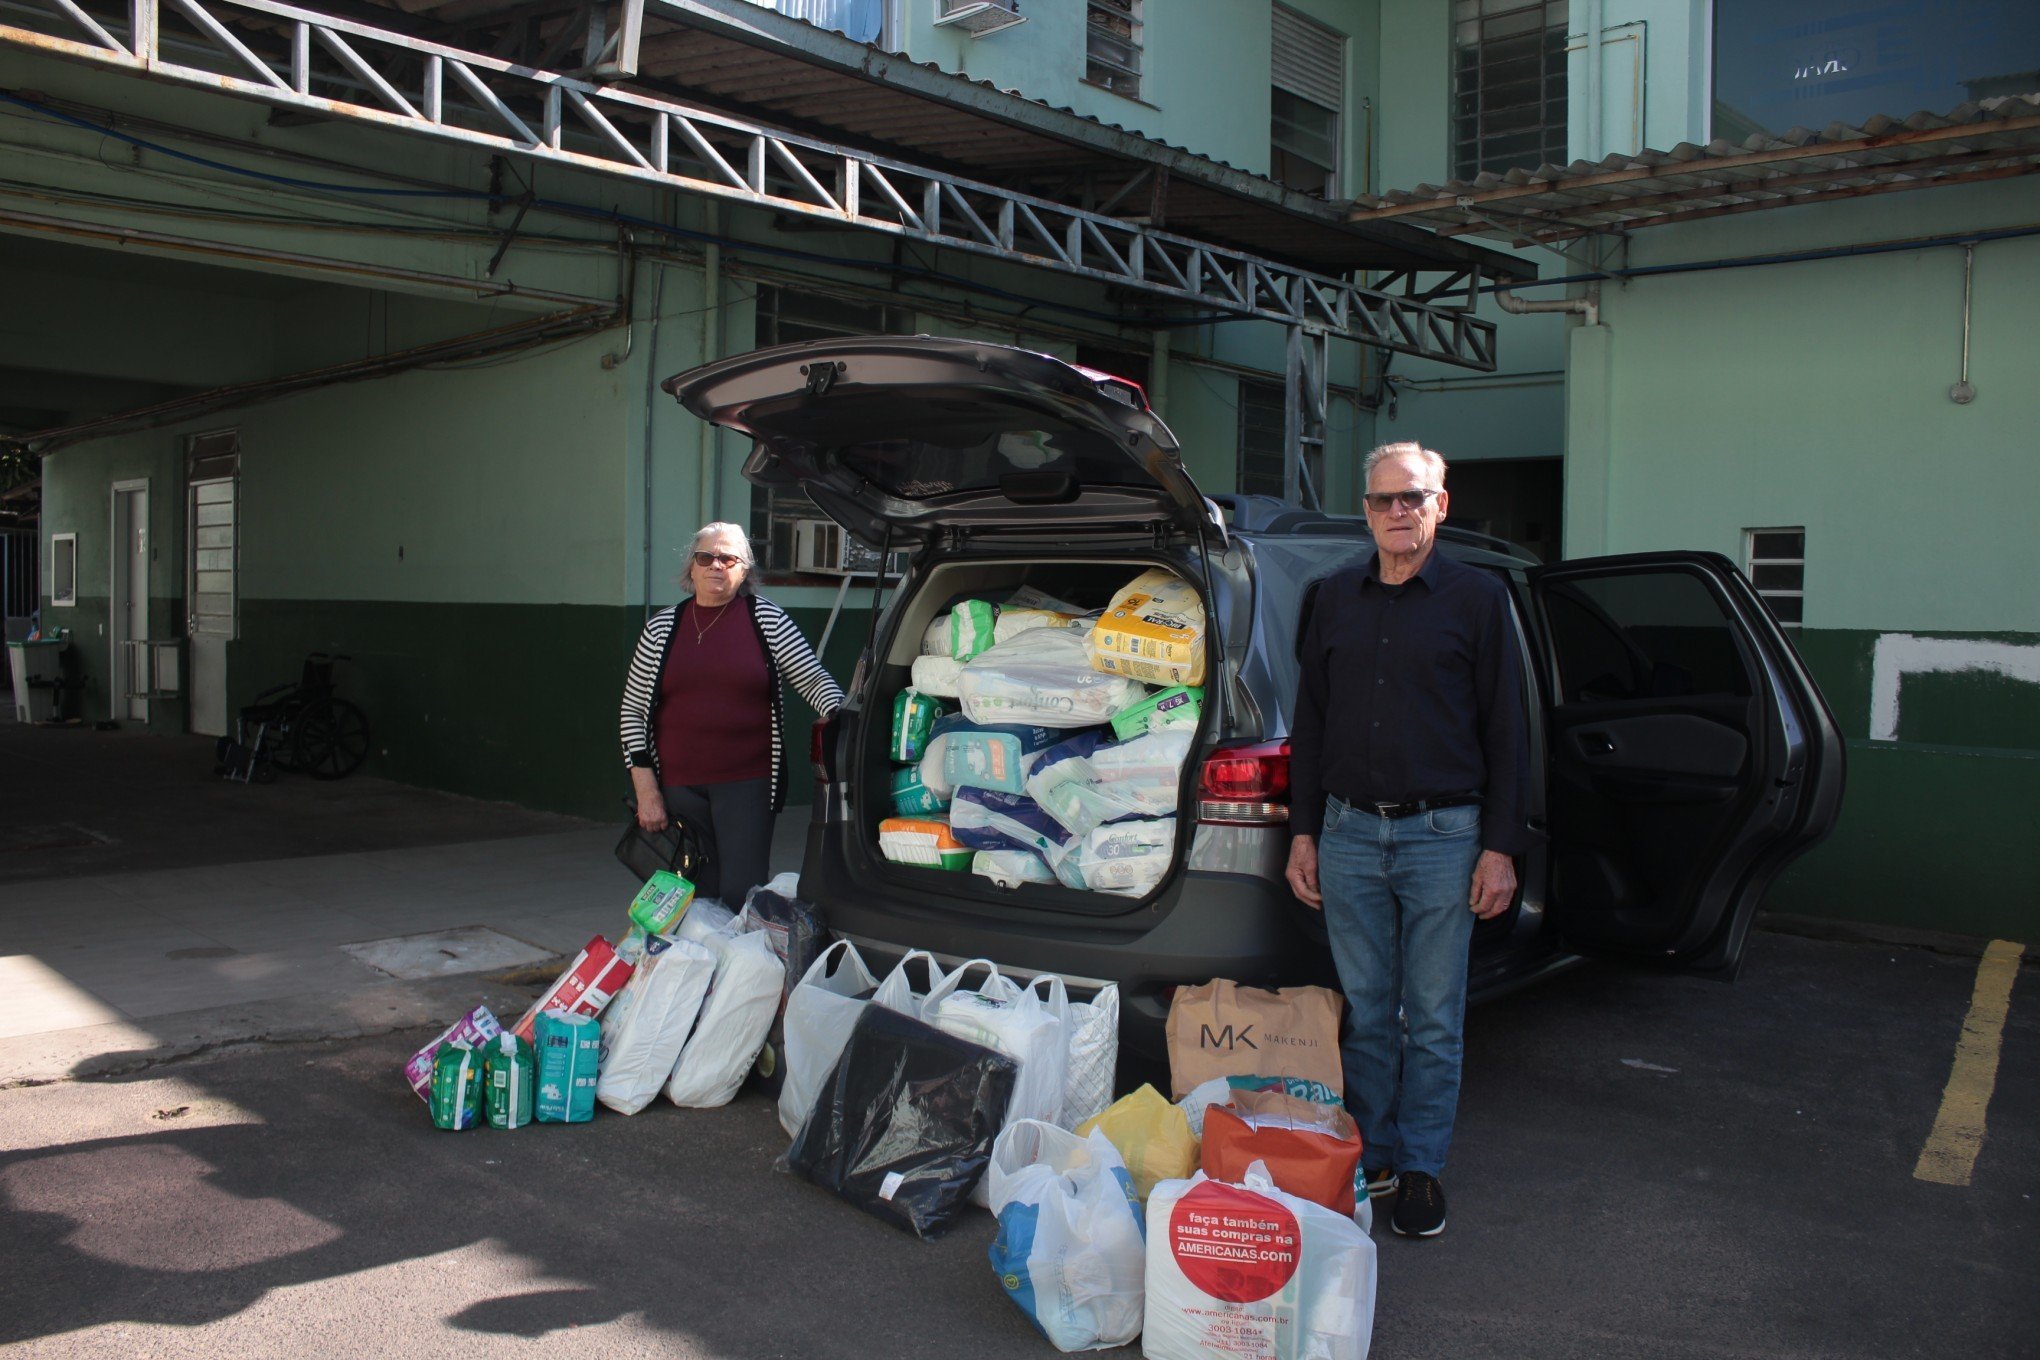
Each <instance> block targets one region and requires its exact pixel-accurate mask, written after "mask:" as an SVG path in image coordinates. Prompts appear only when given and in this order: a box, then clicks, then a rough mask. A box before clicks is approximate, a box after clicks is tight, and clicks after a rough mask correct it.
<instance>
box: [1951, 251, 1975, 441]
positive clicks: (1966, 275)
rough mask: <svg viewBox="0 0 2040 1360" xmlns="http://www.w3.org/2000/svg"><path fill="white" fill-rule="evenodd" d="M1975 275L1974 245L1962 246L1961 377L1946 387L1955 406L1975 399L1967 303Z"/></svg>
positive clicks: (1965, 404) (1972, 293) (1972, 292)
mask: <svg viewBox="0 0 2040 1360" xmlns="http://www.w3.org/2000/svg"><path fill="white" fill-rule="evenodd" d="M1975 277H1976V247H1975V246H1974V245H1966V246H1964V247H1962V379H1961V381H1960V382H1958V383H1956V384H1955V385H1954V386H1953V387H1951V388H1949V389H1948V400H1950V401H1952V402H1954V403H1955V404H1956V405H1957V406H1967V405H1968V404H1969V403H1970V402H1972V401H1975V400H1976V389H1975V388H1974V387H1972V386H1970V384H1969V304H1970V300H1971V298H1972V297H1973V296H1974V290H1973V288H1972V284H1973V283H1974V281H1975Z"/></svg>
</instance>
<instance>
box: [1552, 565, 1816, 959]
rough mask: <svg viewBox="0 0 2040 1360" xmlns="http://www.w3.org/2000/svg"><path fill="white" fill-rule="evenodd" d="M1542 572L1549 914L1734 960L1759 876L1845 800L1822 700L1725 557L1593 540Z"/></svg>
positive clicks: (1646, 948)
mask: <svg viewBox="0 0 2040 1360" xmlns="http://www.w3.org/2000/svg"><path fill="white" fill-rule="evenodd" d="M1529 581H1530V591H1531V598H1532V600H1533V602H1534V607H1535V611H1536V614H1537V618H1538V624H1539V631H1540V633H1541V634H1542V637H1543V640H1544V642H1545V649H1544V650H1545V653H1546V654H1545V656H1544V657H1543V675H1542V680H1543V685H1544V695H1543V698H1544V702H1545V706H1546V743H1547V749H1548V751H1549V753H1550V769H1549V794H1548V799H1547V804H1548V806H1547V818H1548V824H1549V829H1550V834H1551V887H1550V893H1549V898H1548V909H1549V911H1550V913H1551V919H1552V921H1553V922H1554V923H1555V924H1556V926H1557V927H1558V930H1559V932H1560V934H1561V935H1562V936H1563V937H1564V938H1565V940H1566V942H1567V944H1568V945H1570V946H1571V947H1573V948H1576V949H1579V950H1581V951H1582V952H1589V953H1599V954H1616V955H1623V956H1628V957H1632V958H1641V959H1649V960H1654V961H1656V962H1659V963H1662V964H1670V965H1673V966H1676V967H1680V968H1685V969H1694V970H1705V971H1712V972H1717V973H1720V974H1722V975H1724V976H1733V975H1734V972H1735V970H1736V969H1737V968H1738V967H1739V966H1740V964H1741V961H1742V953H1743V945H1744V942H1745V941H1746V939H1747V937H1748V934H1749V928H1750V923H1751V921H1752V919H1753V918H1754V917H1755V915H1756V910H1757V905H1758V902H1759V901H1760V899H1761V898H1762V896H1763V893H1764V889H1765V888H1766V887H1767V886H1769V884H1770V883H1771V881H1772V880H1773V879H1774V878H1776V877H1777V875H1778V873H1779V871H1781V870H1782V869H1784V868H1785V866H1786V865H1787V864H1789V863H1790V862H1791V861H1792V860H1793V859H1795V858H1796V857H1798V856H1799V855H1800V854H1801V853H1803V852H1804V851H1806V850H1807V849H1809V848H1811V847H1812V846H1813V845H1815V844H1816V843H1817V842H1819V841H1820V839H1821V838H1822V837H1824V836H1825V835H1826V834H1827V833H1828V832H1829V830H1831V829H1832V828H1833V826H1834V822H1835V817H1836V814H1837V812H1838V811H1839V809H1840V807H1841V799H1842V776H1843V746H1842V738H1841V733H1840V731H1839V730H1838V729H1837V728H1836V726H1835V721H1834V717H1833V715H1832V714H1831V713H1829V711H1828V708H1827V703H1826V701H1825V700H1824V699H1823V698H1822V697H1821V694H1820V691H1819V689H1818V688H1816V687H1815V685H1814V683H1813V679H1812V677H1811V676H1810V675H1808V673H1807V671H1806V667H1805V666H1804V665H1803V664H1802V663H1801V661H1800V659H1799V654H1798V652H1797V651H1796V650H1795V649H1794V648H1793V646H1792V643H1791V642H1790V640H1789V639H1788V638H1787V637H1786V636H1785V633H1784V632H1783V631H1782V630H1781V629H1780V628H1779V626H1778V623H1777V620H1776V619H1774V618H1773V617H1772V616H1771V612H1770V610H1769V608H1767V607H1766V606H1765V604H1764V602H1763V600H1762V599H1761V598H1760V597H1759V596H1758V595H1757V593H1756V591H1755V590H1754V589H1753V588H1752V587H1751V586H1750V584H1749V582H1748V580H1746V579H1745V578H1744V576H1743V575H1742V573H1741V572H1740V571H1738V570H1737V569H1736V568H1735V566H1734V564H1732V563H1731V562H1729V560H1728V559H1727V558H1725V557H1721V556H1719V555H1717V554H1714V553H1646V554H1635V555H1631V556H1623V557H1598V558H1585V559H1581V560H1578V561H1573V562H1564V563H1559V564H1556V565H1553V566H1548V567H1539V568H1536V569H1534V570H1532V571H1531V572H1530V573H1529Z"/></svg>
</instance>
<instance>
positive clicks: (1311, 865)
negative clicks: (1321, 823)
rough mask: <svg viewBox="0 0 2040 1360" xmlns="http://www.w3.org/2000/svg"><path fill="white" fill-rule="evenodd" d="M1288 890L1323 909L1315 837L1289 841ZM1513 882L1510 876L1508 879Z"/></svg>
mask: <svg viewBox="0 0 2040 1360" xmlns="http://www.w3.org/2000/svg"><path fill="white" fill-rule="evenodd" d="M1288 878H1289V890H1290V891H1291V892H1293V893H1295V894H1296V896H1297V898H1298V900H1300V901H1301V902H1302V903H1303V904H1304V905H1305V906H1306V907H1312V908H1315V909H1316V910H1318V911H1323V910H1324V909H1325V897H1324V894H1323V893H1321V892H1319V891H1318V881H1317V837H1315V836H1296V837H1293V838H1292V839H1291V840H1290V842H1289V873H1288ZM1509 881H1510V882H1511V883H1514V882H1515V879H1514V877H1513V876H1512V877H1511V878H1510V880H1509Z"/></svg>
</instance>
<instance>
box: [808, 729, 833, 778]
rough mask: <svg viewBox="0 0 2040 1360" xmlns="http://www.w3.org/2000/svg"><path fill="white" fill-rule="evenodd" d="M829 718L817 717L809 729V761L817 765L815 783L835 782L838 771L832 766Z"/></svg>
mask: <svg viewBox="0 0 2040 1360" xmlns="http://www.w3.org/2000/svg"><path fill="white" fill-rule="evenodd" d="M829 721H830V720H829V719H827V718H816V719H815V724H814V726H813V727H810V728H809V729H808V761H809V762H810V763H811V764H812V765H813V766H814V767H815V783H817V784H833V783H835V782H836V772H835V770H834V769H832V768H830V759H829V757H830V751H829Z"/></svg>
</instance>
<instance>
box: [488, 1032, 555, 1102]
mask: <svg viewBox="0 0 2040 1360" xmlns="http://www.w3.org/2000/svg"><path fill="white" fill-rule="evenodd" d="M540 1018H541V1019H543V1018H544V1017H543V1016H540ZM533 1066H534V1065H533V1063H532V1059H531V1045H530V1044H528V1043H526V1042H524V1040H522V1039H520V1038H518V1037H517V1036H516V1035H515V1034H503V1035H499V1036H497V1038H496V1039H495V1040H493V1041H492V1042H491V1043H490V1044H489V1046H488V1047H487V1048H485V1049H483V1050H482V1100H483V1104H484V1110H485V1112H486V1113H487V1115H488V1119H489V1127H490V1128H492V1129H521V1128H523V1127H524V1126H525V1125H526V1124H529V1123H530V1122H531V1105H532V1087H533V1086H535V1085H537V1083H536V1082H535V1081H534V1080H533V1079H532V1078H533V1077H534V1075H535V1072H534V1070H533Z"/></svg>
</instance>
